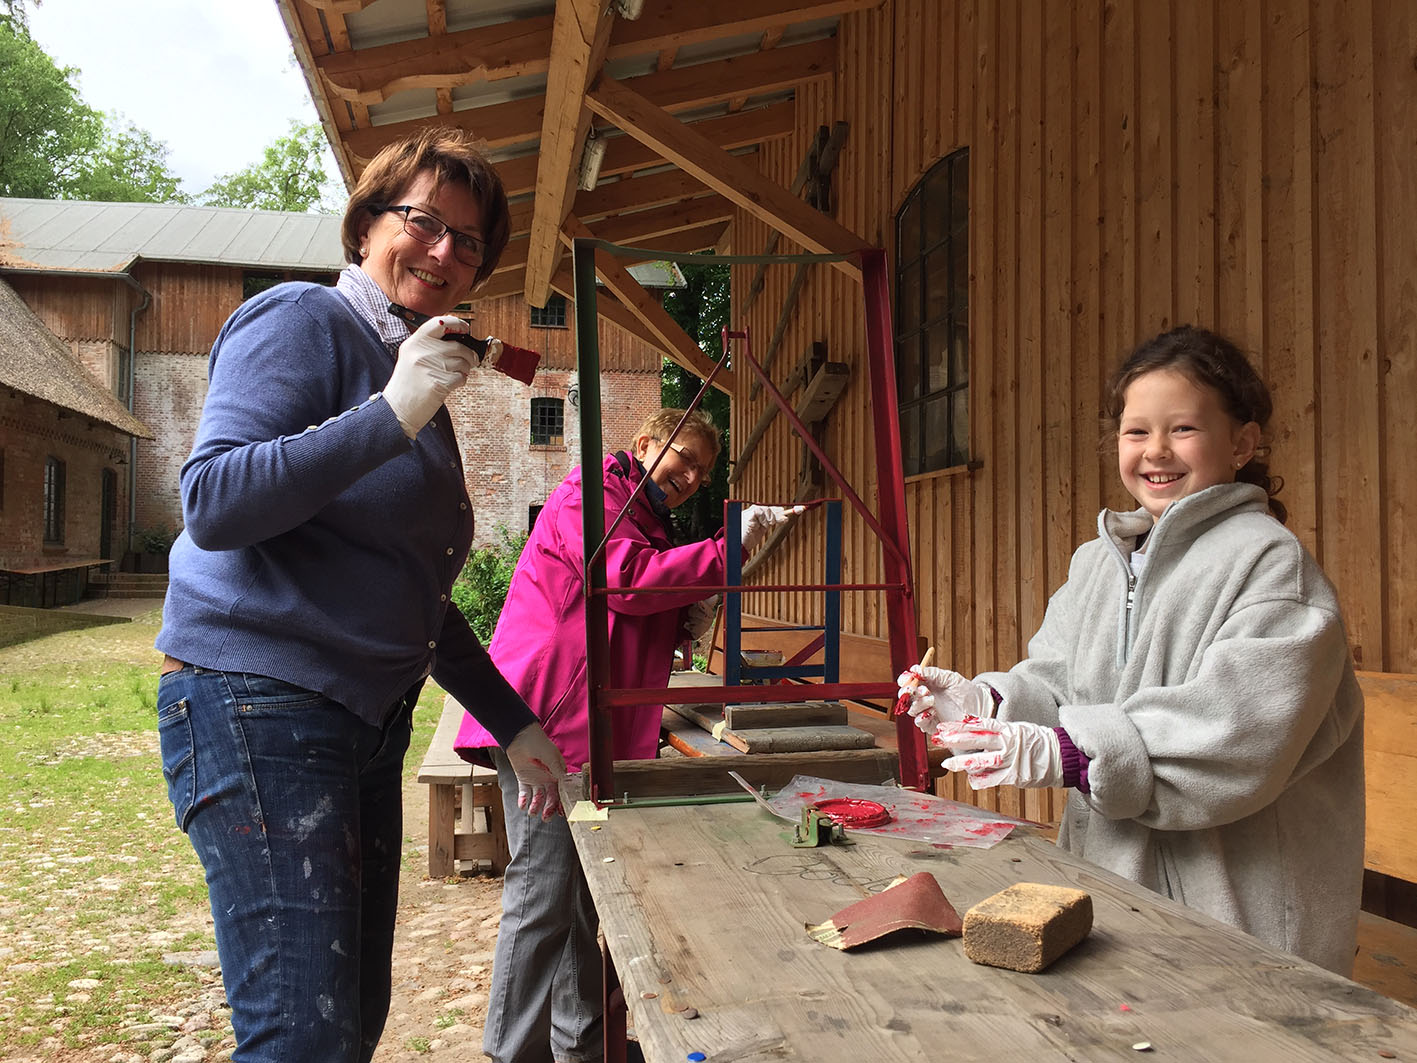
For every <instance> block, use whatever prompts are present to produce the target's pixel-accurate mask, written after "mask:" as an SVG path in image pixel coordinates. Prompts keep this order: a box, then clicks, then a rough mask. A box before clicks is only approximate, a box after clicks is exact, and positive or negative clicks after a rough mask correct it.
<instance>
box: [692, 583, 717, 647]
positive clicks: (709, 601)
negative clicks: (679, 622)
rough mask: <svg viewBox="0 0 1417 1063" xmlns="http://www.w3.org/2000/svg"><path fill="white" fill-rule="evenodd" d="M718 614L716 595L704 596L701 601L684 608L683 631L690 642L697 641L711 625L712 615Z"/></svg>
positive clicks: (705, 633)
mask: <svg viewBox="0 0 1417 1063" xmlns="http://www.w3.org/2000/svg"><path fill="white" fill-rule="evenodd" d="M716 616H718V595H716V594H715V595H713V596H712V597H710V598H705V599H704V600H703V601H699V602H695V603H694V604H693V605H691V606H689V607H688V608H687V609H685V610H684V632H685V634H687V635H688V636H689V641H690V642H698V641H699V639H701V638H703V637H704V636H705V635H707V634H708V632H709V628H711V627H713V621H714V617H716Z"/></svg>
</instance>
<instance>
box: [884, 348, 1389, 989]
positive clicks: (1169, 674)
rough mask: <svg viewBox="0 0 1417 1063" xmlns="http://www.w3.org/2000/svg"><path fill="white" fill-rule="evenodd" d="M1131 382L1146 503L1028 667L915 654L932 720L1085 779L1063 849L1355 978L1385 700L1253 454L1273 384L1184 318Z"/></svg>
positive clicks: (1005, 770)
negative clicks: (1368, 721) (972, 666)
mask: <svg viewBox="0 0 1417 1063" xmlns="http://www.w3.org/2000/svg"><path fill="white" fill-rule="evenodd" d="M1112 397H1113V401H1112V403H1111V407H1112V408H1111V410H1110V411H1109V412H1110V413H1111V415H1112V417H1113V420H1114V423H1116V424H1117V426H1118V464H1119V471H1120V473H1121V476H1122V480H1123V483H1124V485H1125V486H1126V487H1127V489H1128V491H1129V492H1130V493H1131V494H1132V495H1133V497H1135V498H1136V499H1137V501H1138V502H1139V503H1141V508H1139V509H1137V510H1135V511H1133V512H1130V513H1120V512H1113V511H1110V510H1104V511H1103V512H1102V513H1101V515H1100V516H1099V517H1098V538H1097V539H1095V540H1093V541H1091V542H1089V543H1086V544H1085V545H1083V546H1082V547H1081V548H1080V549H1079V550H1078V551H1077V553H1075V554H1074V555H1073V559H1072V564H1071V567H1070V569H1069V572H1068V580H1067V582H1066V583H1065V584H1064V585H1063V586H1062V587H1061V588H1059V590H1058V591H1057V593H1056V594H1055V595H1054V596H1053V598H1052V599H1051V600H1050V602H1049V604H1048V610H1047V613H1046V614H1045V616H1044V619H1043V626H1042V627H1041V628H1040V629H1039V631H1038V633H1037V634H1036V635H1035V636H1034V637H1033V639H1032V640H1031V641H1030V642H1029V645H1028V657H1027V658H1026V659H1025V660H1023V661H1021V662H1019V664H1017V665H1015V666H1014V667H1013V668H1011V669H1010V670H1009V671H1007V672H986V673H984V674H982V675H980V676H978V677H976V678H975V679H974V680H967V679H965V678H964V677H962V676H959V675H957V674H956V673H952V672H947V671H945V670H942V669H930V668H924V669H922V668H920V667H919V666H917V667H916V668H915V669H912V672H914V673H915V674H916V675H921V676H923V679H924V682H923V683H921V684H920V686H921V687H924V688H925V689H923V690H920V692H919V693H918V694H917V695H916V696H915V700H914V703H913V704H912V706H911V711H912V713H913V714H914V715H915V716H916V722H917V724H918V725H919V726H921V728H922V730H925V731H926V733H927V734H932V735H933V737H934V741H936V742H937V743H938V744H940V745H944V746H947V747H949V748H950V750H951V752H952V753H953V754H954V756H952V757H951V758H950V759H949V760H947V761H945V767H946V768H947V769H950V770H955V771H965V772H967V773H968V775H969V781H970V784H971V786H973V787H975V788H976V789H977V788H981V787H984V786H995V785H999V784H1001V783H1007V784H1011V785H1016V786H1058V785H1064V786H1069V787H1072V788H1073V792H1072V793H1071V794H1069V797H1068V803H1067V808H1066V811H1065V813H1064V816H1063V821H1062V824H1061V827H1060V831H1059V835H1058V844H1059V845H1062V846H1064V847H1066V848H1067V849H1069V850H1071V851H1072V852H1074V853H1077V854H1078V855H1080V856H1083V857H1086V858H1087V859H1088V860H1091V861H1092V862H1093V863H1096V864H1099V865H1101V866H1102V867H1105V868H1107V869H1108V870H1110V871H1113V872H1116V873H1117V874H1119V875H1123V876H1125V877H1126V878H1129V879H1132V880H1133V881H1135V882H1138V883H1140V884H1142V885H1144V886H1147V887H1149V888H1151V889H1153V890H1156V891H1157V892H1159V893H1162V894H1165V895H1166V896H1168V897H1171V898H1172V899H1174V900H1177V901H1180V902H1181V903H1183V904H1186V905H1189V906H1190V907H1192V908H1196V909H1199V910H1200V911H1203V912H1206V913H1207V914H1209V915H1212V916H1214V917H1215V918H1217V919H1221V920H1223V921H1224V922H1227V923H1230V924H1232V925H1234V926H1237V927H1239V928H1240V929H1242V930H1246V931H1248V932H1249V933H1251V934H1254V935H1255V936H1256V937H1259V938H1261V939H1262V940H1264V941H1266V942H1268V943H1269V944H1271V945H1274V946H1277V947H1279V948H1282V949H1285V950H1287V951H1289V952H1293V953H1296V954H1298V955H1299V956H1302V957H1304V958H1305V959H1308V960H1311V961H1312V962H1314V963H1317V964H1319V965H1320V966H1323V967H1326V968H1328V969H1330V970H1333V971H1337V972H1339V973H1340V974H1345V975H1347V974H1348V973H1350V972H1351V970H1352V966H1353V956H1354V951H1355V949H1356V934H1357V921H1358V907H1359V899H1360V893H1361V886H1362V874H1363V726H1362V721H1363V700H1362V694H1361V693H1360V692H1359V689H1358V683H1357V680H1356V678H1355V677H1354V674H1353V662H1352V658H1351V656H1350V653H1349V650H1348V642H1347V636H1346V633H1345V631H1344V625H1343V619H1342V617H1341V615H1340V613H1339V607H1338V599H1337V596H1336V594H1335V593H1334V590H1333V587H1332V586H1331V585H1330V584H1329V582H1328V580H1327V579H1326V578H1325V577H1324V574H1323V572H1322V571H1320V569H1319V566H1318V564H1317V563H1316V562H1315V561H1314V559H1313V558H1312V557H1311V556H1310V555H1309V553H1308V552H1307V551H1306V550H1305V549H1304V547H1303V546H1302V545H1301V544H1300V543H1299V541H1298V540H1297V539H1296V538H1295V537H1294V536H1293V535H1292V534H1291V533H1290V532H1289V531H1287V530H1286V529H1285V528H1284V526H1283V525H1282V524H1281V523H1280V521H1281V520H1282V519H1283V516H1284V510H1283V507H1282V505H1280V504H1279V503H1278V501H1277V500H1275V499H1273V498H1272V497H1270V493H1271V491H1270V488H1271V482H1270V478H1269V475H1268V470H1267V469H1266V468H1265V466H1264V464H1263V463H1262V462H1261V461H1259V460H1258V459H1257V458H1256V457H1255V452H1256V448H1257V446H1258V443H1259V439H1260V433H1261V430H1262V429H1263V426H1264V425H1265V423H1266V421H1267V420H1268V418H1269V413H1270V409H1271V405H1270V399H1269V394H1268V391H1267V389H1266V388H1265V386H1264V384H1263V383H1262V382H1261V381H1260V380H1259V378H1258V376H1257V375H1256V374H1255V372H1254V370H1253V369H1252V368H1251V367H1250V365H1249V363H1248V362H1247V361H1246V360H1245V358H1244V356H1243V355H1241V354H1240V353H1239V351H1238V350H1236V349H1235V348H1234V346H1233V345H1231V344H1230V343H1228V342H1227V341H1225V340H1223V339H1221V338H1220V337H1218V336H1215V335H1214V334H1212V333H1209V332H1206V331H1204V330H1201V329H1196V328H1191V327H1184V328H1180V329H1176V330H1173V331H1172V332H1169V333H1165V334H1163V335H1161V336H1158V337H1157V338H1156V339H1154V340H1152V341H1150V342H1148V343H1146V344H1144V345H1143V346H1142V347H1140V348H1138V350H1137V351H1136V352H1135V353H1134V354H1133V355H1132V356H1131V358H1129V359H1128V361H1127V362H1126V363H1125V364H1124V365H1123V366H1122V368H1121V370H1120V371H1119V373H1118V375H1117V377H1116V379H1115V382H1114V385H1113V389H1112ZM1240 481H1243V482H1240ZM1276 516H1277V517H1279V519H1278V520H1276V519H1275V517H1276ZM904 678H906V677H902V679H904ZM916 689H917V690H919V688H916Z"/></svg>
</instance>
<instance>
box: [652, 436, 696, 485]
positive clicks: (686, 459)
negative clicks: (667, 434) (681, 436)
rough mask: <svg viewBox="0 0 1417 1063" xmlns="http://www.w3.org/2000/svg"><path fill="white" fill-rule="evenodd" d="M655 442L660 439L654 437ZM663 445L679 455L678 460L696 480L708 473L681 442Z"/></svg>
mask: <svg viewBox="0 0 1417 1063" xmlns="http://www.w3.org/2000/svg"><path fill="white" fill-rule="evenodd" d="M655 442H656V443H658V442H660V440H657V439H656V440H655ZM665 445H666V446H667V447H668V448H669V449H670V450H672V451H674V453H675V454H678V455H679V460H680V461H682V462H683V463H684V465H685V467H686V468H687V469H688V470H689V472H691V473H692V474H693V475H694V476H695V477H696V478H697V479H698V480H700V481H702V480H703V479H704V477H705V476H707V475H708V470H707V469H705V468H704V467H703V465H701V464H700V463H699V459H698V458H697V457H696V456H695V455H694V452H693V451H692V450H690V449H689V448H688V447H686V446H684V444H683V443H666V444H665Z"/></svg>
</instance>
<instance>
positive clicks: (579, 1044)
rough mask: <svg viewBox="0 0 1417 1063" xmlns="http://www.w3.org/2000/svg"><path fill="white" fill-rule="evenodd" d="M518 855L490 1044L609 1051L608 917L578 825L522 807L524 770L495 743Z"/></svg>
mask: <svg viewBox="0 0 1417 1063" xmlns="http://www.w3.org/2000/svg"><path fill="white" fill-rule="evenodd" d="M491 752H492V760H493V763H494V764H495V765H496V767H497V781H498V782H499V783H500V784H501V787H502V808H503V810H504V813H505V816H506V820H507V842H508V844H509V846H510V848H511V852H512V860H511V863H509V864H508V865H507V871H506V874H505V876H504V877H503V880H502V922H501V925H500V927H499V929H498V931H497V951H496V953H495V955H494V958H493V961H492V993H491V997H490V999H489V1000H488V1003H487V1026H486V1028H485V1030H484V1031H483V1037H482V1051H483V1052H484V1053H485V1054H487V1055H488V1056H490V1057H491V1058H492V1059H493V1060H495V1061H496V1063H553V1061H554V1063H594V1061H597V1060H600V1059H601V1058H602V1057H603V1055H604V1045H603V1043H602V1030H601V1007H602V986H603V976H602V971H601V959H600V948H599V946H598V945H597V943H596V930H597V929H598V927H599V919H598V918H597V917H596V914H595V906H594V905H593V904H592V903H591V899H590V890H589V888H587V886H586V881H585V875H584V874H583V873H582V872H581V865H580V860H579V859H578V858H577V856H576V847H575V844H574V843H573V842H572V841H571V829H570V827H569V826H567V824H566V821H565V819H563V818H562V817H561V816H556V817H554V818H553V819H551V820H550V821H549V822H547V823H543V822H542V821H541V819H540V818H536V819H533V818H531V817H529V816H528V815H527V814H526V813H525V812H523V811H522V810H521V809H519V808H517V777H516V774H515V773H514V772H513V771H512V767H511V764H510V763H509V762H508V760H507V758H506V756H505V754H503V752H502V751H501V750H500V749H493V750H492V751H491Z"/></svg>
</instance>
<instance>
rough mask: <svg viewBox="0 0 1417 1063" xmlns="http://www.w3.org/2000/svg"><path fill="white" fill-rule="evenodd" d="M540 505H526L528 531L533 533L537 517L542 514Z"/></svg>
mask: <svg viewBox="0 0 1417 1063" xmlns="http://www.w3.org/2000/svg"><path fill="white" fill-rule="evenodd" d="M541 509H542V507H541V506H540V505H536V504H532V505H530V506H527V507H526V533H527V534H528V535H530V534H531V529H533V528H535V527H536V518H537V517H539V516H541Z"/></svg>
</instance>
